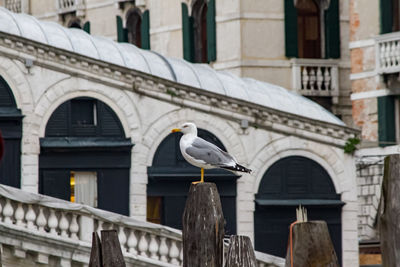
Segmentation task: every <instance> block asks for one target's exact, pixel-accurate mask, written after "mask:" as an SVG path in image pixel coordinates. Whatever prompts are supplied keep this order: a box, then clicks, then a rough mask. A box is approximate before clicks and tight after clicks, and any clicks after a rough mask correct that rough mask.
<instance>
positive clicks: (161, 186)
mask: <svg viewBox="0 0 400 267" xmlns="http://www.w3.org/2000/svg"><path fill="white" fill-rule="evenodd" d="M198 134H199V136H200V137H202V138H204V139H205V140H207V141H209V142H212V143H214V144H215V145H217V146H219V147H220V148H222V149H224V150H225V148H224V146H223V144H222V143H221V142H220V141H219V140H218V138H217V137H216V136H215V135H213V134H212V133H210V132H208V131H205V130H202V129H198ZM181 136H182V134H180V133H174V134H170V135H168V136H167V137H166V138H165V139H164V140H163V141H162V142H161V144H160V145H159V147H158V149H157V151H156V153H155V155H154V159H153V163H152V166H151V167H149V168H148V170H147V173H148V179H149V180H148V185H147V220H148V221H151V222H154V223H161V224H163V225H167V226H170V227H173V228H177V229H182V214H183V210H184V207H185V203H186V197H187V193H188V191H189V187H190V184H191V182H193V181H197V180H199V179H200V169H199V168H197V167H194V166H192V165H190V164H189V163H187V162H186V161H185V159H184V158H183V156H182V154H181V152H180V149H179V140H180V138H181ZM237 178H238V177H237V176H236V175H234V174H233V173H231V172H228V171H226V170H217V169H211V170H206V171H205V180H206V181H209V182H214V183H216V185H217V188H218V192H219V194H220V197H221V204H222V210H223V213H224V217H225V220H226V227H225V232H226V233H227V234H235V233H236V179H237Z"/></svg>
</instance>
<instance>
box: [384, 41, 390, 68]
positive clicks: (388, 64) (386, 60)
mask: <svg viewBox="0 0 400 267" xmlns="http://www.w3.org/2000/svg"><path fill="white" fill-rule="evenodd" d="M385 62H386V64H385V65H386V67H387V68H390V67H391V64H390V42H386V43H385Z"/></svg>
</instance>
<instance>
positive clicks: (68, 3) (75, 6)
mask: <svg viewBox="0 0 400 267" xmlns="http://www.w3.org/2000/svg"><path fill="white" fill-rule="evenodd" d="M56 1H57V7H58V13H59V14H64V13H70V12H77V14H76V16H82V15H83V10H84V2H83V0H56Z"/></svg>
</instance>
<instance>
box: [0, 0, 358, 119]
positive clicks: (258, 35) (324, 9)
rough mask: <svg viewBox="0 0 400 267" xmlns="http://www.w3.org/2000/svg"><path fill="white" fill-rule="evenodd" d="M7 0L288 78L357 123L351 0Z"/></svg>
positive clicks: (267, 76)
mask: <svg viewBox="0 0 400 267" xmlns="http://www.w3.org/2000/svg"><path fill="white" fill-rule="evenodd" d="M2 1H3V3H7V4H8V6H9V8H10V9H11V10H13V11H16V12H19V11H22V12H24V13H29V14H31V15H33V16H35V17H36V18H38V19H40V20H45V21H54V22H57V23H60V24H61V25H63V26H66V27H78V28H82V29H85V30H86V31H90V32H91V33H92V34H94V35H101V36H104V37H106V38H110V39H113V40H118V41H121V42H125V41H126V42H131V43H133V44H135V45H136V46H139V47H142V48H146V49H148V48H151V50H152V51H155V52H158V53H160V54H161V55H164V56H169V57H174V58H185V59H186V60H188V61H191V62H205V63H210V65H211V66H212V67H213V68H214V69H216V70H228V71H229V72H231V73H233V74H235V75H238V76H240V77H251V78H255V79H257V80H261V81H266V82H270V83H273V84H277V85H280V86H283V87H285V88H288V89H290V90H293V91H295V92H297V93H299V94H302V95H305V96H307V97H309V98H311V99H313V100H314V101H317V102H318V103H320V104H321V105H322V106H324V107H325V108H327V109H328V110H330V111H331V112H333V113H334V114H335V115H337V116H338V117H340V118H341V119H342V120H343V121H344V122H345V123H346V124H347V125H349V126H353V120H352V117H351V101H350V99H349V95H350V91H351V90H350V83H349V78H348V77H349V74H350V56H349V49H348V41H349V13H348V12H349V0H318V1H314V0H284V1H283V0H273V1H261V2H259V3H254V1H247V0H241V1H233V2H232V1H226V0H224V1H216V0H211V1H210V0H208V1H206V0H198V1H195V0H184V1H182V0H169V1H163V0H136V1H132V0H131V1H129V0H85V1H84V0H78V1H69V0H57V1H55V0H38V1H29V0H15V1H7V0H0V3H1V2H2ZM16 3H18V4H16Z"/></svg>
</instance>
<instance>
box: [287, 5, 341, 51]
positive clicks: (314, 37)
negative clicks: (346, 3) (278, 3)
mask: <svg viewBox="0 0 400 267" xmlns="http://www.w3.org/2000/svg"><path fill="white" fill-rule="evenodd" d="M285 53H286V56H287V57H300V58H340V21H339V0H285Z"/></svg>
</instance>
